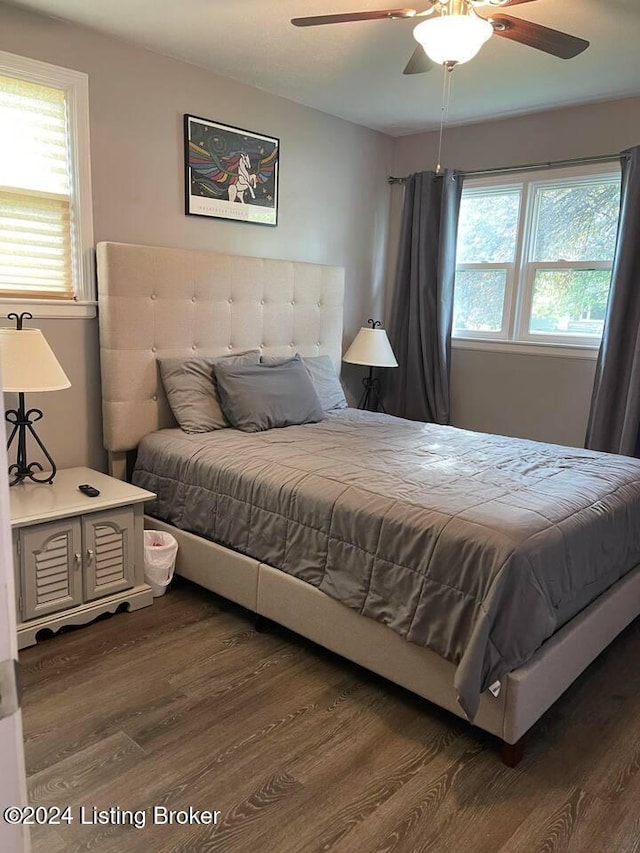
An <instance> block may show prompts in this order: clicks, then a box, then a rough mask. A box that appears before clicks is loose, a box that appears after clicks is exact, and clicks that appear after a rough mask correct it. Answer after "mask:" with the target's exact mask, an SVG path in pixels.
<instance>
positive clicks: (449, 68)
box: [436, 62, 456, 175]
mask: <svg viewBox="0 0 640 853" xmlns="http://www.w3.org/2000/svg"><path fill="white" fill-rule="evenodd" d="M442 67H443V68H444V77H443V80H442V112H441V115H440V139H439V141H438V165H437V166H436V175H439V174H441V172H442V137H443V135H444V129H445V126H446V124H447V121H448V120H449V105H450V103H451V79H452V74H453V69H454V68H455V67H456V63H455V62H445V63H444V65H443V66H442Z"/></svg>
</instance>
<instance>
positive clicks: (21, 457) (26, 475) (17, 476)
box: [5, 393, 57, 486]
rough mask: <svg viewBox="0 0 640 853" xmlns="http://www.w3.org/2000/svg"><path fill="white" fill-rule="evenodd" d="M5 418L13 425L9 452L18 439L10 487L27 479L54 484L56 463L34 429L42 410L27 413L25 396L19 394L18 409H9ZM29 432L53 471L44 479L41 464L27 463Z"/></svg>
mask: <svg viewBox="0 0 640 853" xmlns="http://www.w3.org/2000/svg"><path fill="white" fill-rule="evenodd" d="M5 417H6V419H7V421H9V423H10V424H12V425H13V429H12V430H11V435H10V436H9V440H8V441H7V452H8V451H9V448H10V447H11V445H12V443H13V441H14V439H15V438H16V437H17V439H18V455H17V458H16V461H15V462H14V463H13V465H10V466H9V485H10V486H15V485H16V484H17V483H21V482H22V481H23V480H27V479H28V480H33V482H34V483H53V478H54V477H55V475H56V470H57V469H56V465H55V462H54V461H53V459H52V458H51V455H50V454H49V451H48V450H47V448H46V447H45V446H44V444H43V443H42V441H41V440H40V438H39V436H38V434H37V432H36V431H35V430H34V428H33V424H34V423H36V421H39V420H41V418H42V412H41V411H40V409H29V410H28V411H25V408H24V394H23V393H20V394H18V408H17V409H8V410H7V412H6V413H5ZM27 432H29V433H30V435H31V436H32V437H33V439H34V441H35V442H36V444H37V445H38V447H39V448H40V450H41V451H42V452H43V453H44V455H45V457H46V459H47V461H48V462H49V465H50V466H51V470H50V471H47V472H46V474H45V475H44V476H43V477H38V474H39V473H41V472H44V468H43V466H42V465H41V464H40V463H39V462H27Z"/></svg>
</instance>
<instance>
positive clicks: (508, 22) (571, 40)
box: [487, 15, 589, 59]
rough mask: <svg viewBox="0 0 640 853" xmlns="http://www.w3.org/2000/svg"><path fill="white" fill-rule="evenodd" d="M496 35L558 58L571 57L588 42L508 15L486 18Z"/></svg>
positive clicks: (581, 50) (584, 48) (586, 45)
mask: <svg viewBox="0 0 640 853" xmlns="http://www.w3.org/2000/svg"><path fill="white" fill-rule="evenodd" d="M487 20H488V21H489V22H490V23H491V24H492V25H493V29H494V32H495V34H496V35H497V36H502V37H503V38H506V39H511V41H517V42H520V44H527V45H529V47H535V48H536V50H543V51H544V52H545V53H550V54H552V55H553V56H557V57H559V58H560V59H573V57H574V56H578V54H580V53H582V52H583V51H584V50H586V49H587V48H588V47H589V42H588V41H585V39H581V38H578V37H577V36H570V35H568V33H561V32H560V31H559V30H551V29H549V27H543V26H541V24H533V23H531V21H523V20H522V18H512V17H511V16H510V15H491V17H490V18H488V19H487Z"/></svg>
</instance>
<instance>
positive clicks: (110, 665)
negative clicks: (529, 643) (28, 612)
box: [21, 581, 640, 853]
mask: <svg viewBox="0 0 640 853" xmlns="http://www.w3.org/2000/svg"><path fill="white" fill-rule="evenodd" d="M21 661H22V667H23V676H24V688H25V695H24V726H25V740H26V757H27V769H28V774H29V788H30V795H31V801H32V803H33V804H37V805H51V806H66V805H70V806H72V813H73V816H74V822H73V823H72V824H70V825H62V826H57V827H55V828H53V827H51V828H45V827H43V828H39V829H38V830H37V831H36V832H34V833H33V848H34V851H36V853H62V852H63V851H64V853H70V851H84V850H86V851H99V853H103V852H104V853H111V851H113V853H169V851H176V853H178V851H180V853H200V851H202V853H205V851H206V852H207V853H213V851H225V853H236V851H238V853H239V851H252V853H253V851H255V853H307V851H328V850H331V851H341V852H342V853H369V851H389V853H390V851H396V853H418V851H420V852H421V851H425V853H426V851H434V853H560V851H571V853H640V666H639V664H638V661H640V622H638V621H637V622H636V623H635V624H634V625H632V626H631V627H630V628H629V629H627V631H625V632H624V634H622V635H621V636H620V637H619V638H618V640H617V641H616V642H615V643H614V644H613V646H611V647H610V648H609V649H608V650H607V651H606V652H605V653H604V654H603V655H601V657H600V658H599V659H598V660H597V661H596V662H595V663H594V664H593V665H592V666H591V667H590V668H589V670H588V671H587V672H586V673H585V674H584V675H583V676H582V677H581V678H580V679H579V680H578V681H577V682H576V683H575V684H574V685H573V687H572V688H571V689H570V690H569V691H568V692H567V693H566V694H565V696H564V697H563V698H562V699H561V700H560V701H559V702H558V703H557V704H556V705H555V706H554V707H553V708H552V709H551V711H549V713H548V714H547V715H546V716H545V717H544V718H543V719H542V720H541V721H540V723H539V724H538V726H537V727H536V728H535V729H534V731H533V732H532V733H531V735H530V737H529V739H528V742H527V752H526V754H525V758H524V760H523V761H522V762H521V764H520V765H519V766H518V767H517V768H515V769H513V770H510V769H509V768H507V767H505V766H504V765H502V764H501V763H500V758H499V755H498V751H497V748H496V743H495V741H494V740H493V739H492V738H491V737H489V736H488V735H484V734H483V733H481V732H479V731H477V730H475V729H472V728H471V727H470V726H468V725H467V724H466V723H465V722H463V721H462V720H458V719H457V718H455V717H454V716H452V715H450V714H447V713H445V712H444V711H441V710H439V709H437V708H435V707H434V706H432V705H429V704H428V703H427V702H424V701H422V700H420V699H418V698H416V697H414V696H411V695H410V694H408V693H407V692H405V691H403V690H401V689H400V688H397V687H394V686H393V685H391V684H389V683H387V682H385V681H383V680H382V679H379V678H377V677H375V676H373V675H371V674H369V673H367V672H365V671H364V670H362V669H360V668H359V667H356V666H354V665H352V664H349V663H347V662H346V661H344V660H342V659H340V658H338V657H336V656H334V655H331V654H330V653H328V652H325V651H323V650H321V649H319V648H317V647H316V646H314V645H312V644H311V643H308V642H306V641H305V640H302V639H301V638H299V637H297V636H295V635H293V634H291V633H289V632H287V631H285V630H283V629H281V628H277V627H274V626H270V627H269V629H268V630H267V631H266V632H265V633H257V632H256V631H255V630H254V628H253V621H252V618H251V615H250V614H248V613H247V612H246V611H244V610H242V609H241V608H238V607H235V606H234V605H231V604H228V603H226V602H224V601H222V600H221V599H219V598H217V597H216V596H213V595H211V594H209V593H207V592H205V591H204V590H201V589H199V588H198V587H196V586H193V585H191V584H189V583H187V582H184V581H182V582H180V581H177V582H176V583H175V585H174V588H173V589H171V590H170V592H169V593H168V594H167V595H165V596H164V597H163V598H160V599H157V600H156V602H155V604H154V605H153V607H149V608H146V609H145V610H141V611H138V612H136V613H131V614H128V613H121V614H118V615H116V616H113V617H111V618H109V619H103V620H100V621H97V622H95V623H93V624H92V625H89V626H86V627H84V628H81V629H78V630H73V631H69V632H67V633H62V634H60V635H58V636H56V637H54V638H52V639H49V640H45V641H44V642H41V643H40V644H38V645H37V646H34V647H32V648H30V649H26V650H25V651H23V652H22V653H21ZM81 805H83V806H84V807H85V809H86V811H85V817H88V816H89V815H90V814H91V813H92V812H91V809H92V808H93V807H95V808H97V809H108V808H111V807H119V809H121V810H122V809H128V810H132V811H134V810H147V811H146V813H145V821H146V825H145V827H144V828H140V829H138V828H136V827H135V826H133V825H130V824H129V825H127V824H125V825H89V824H87V825H80V824H79V822H78V818H79V808H80V806H81ZM156 805H157V806H164V807H165V808H167V809H174V810H179V809H188V808H189V807H190V806H191V807H193V808H195V809H208V810H211V811H214V810H218V811H219V812H220V814H219V816H218V822H217V825H215V826H198V825H193V824H192V825H184V826H183V825H176V824H173V825H155V826H153V825H150V810H151V808H152V807H153V806H156Z"/></svg>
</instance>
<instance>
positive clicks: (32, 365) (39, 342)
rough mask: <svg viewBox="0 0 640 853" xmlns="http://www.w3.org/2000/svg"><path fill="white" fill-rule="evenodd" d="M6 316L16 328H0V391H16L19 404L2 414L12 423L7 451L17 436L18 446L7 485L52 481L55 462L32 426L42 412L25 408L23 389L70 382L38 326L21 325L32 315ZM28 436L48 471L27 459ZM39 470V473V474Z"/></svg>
mask: <svg viewBox="0 0 640 853" xmlns="http://www.w3.org/2000/svg"><path fill="white" fill-rule="evenodd" d="M8 319H9V320H15V321H16V327H15V328H2V329H0V362H1V363H2V390H3V391H5V393H6V392H17V394H18V407H17V408H16V409H8V410H7V411H6V413H5V418H6V420H7V421H8V422H9V423H10V424H11V425H12V430H11V433H10V435H9V440H8V442H7V450H9V449H10V447H11V445H12V444H13V442H14V440H16V439H17V445H18V448H17V456H16V461H15V462H14V463H13V465H11V466H10V467H9V485H10V486H15V485H16V484H17V483H21V482H22V481H23V480H26V479H29V480H33V482H34V483H53V478H54V477H55V475H56V465H55V462H54V461H53V459H52V458H51V455H50V453H49V451H48V450H47V448H46V447H45V446H44V444H43V443H42V440H41V439H40V437H39V436H38V434H37V432H36V431H35V429H34V427H33V425H34V423H36V421H39V420H41V419H42V411H41V410H40V409H34V408H32V409H28V410H27V409H26V407H25V400H24V394H25V391H28V392H33V391H60V390H61V389H63V388H69V387H70V385H71V382H69V379H68V377H67V375H66V373H65V372H64V370H63V369H62V367H61V366H60V363H59V361H58V359H57V358H56V357H55V355H54V354H53V350H52V349H51V347H50V346H49V344H48V343H47V341H46V339H45V337H44V335H43V334H42V332H41V331H40V329H25V328H23V322H24V320H31V319H32V317H31V314H29V313H28V312H26V311H25V312H23V313H22V314H20V315H18V314H16V313H11V314H9V316H8ZM29 435H30V436H31V438H32V439H33V441H34V442H35V443H36V444H37V446H38V447H39V448H40V451H41V452H42V454H43V455H44V457H45V459H46V460H47V464H48V470H46V471H45V470H44V467H43V466H42V465H41V464H40V463H39V462H28V461H27V437H28V436H29ZM40 472H42V476H38V474H39V473H40Z"/></svg>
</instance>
